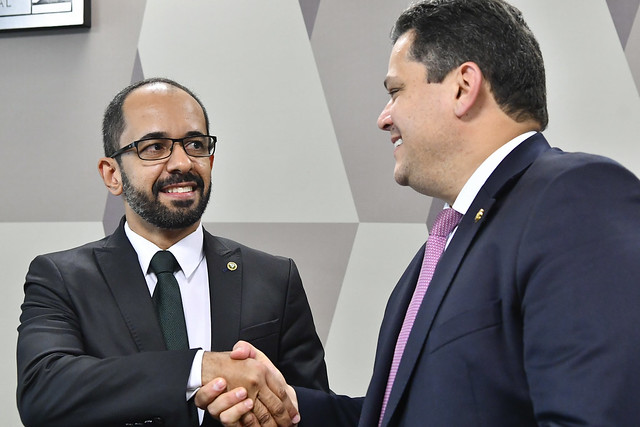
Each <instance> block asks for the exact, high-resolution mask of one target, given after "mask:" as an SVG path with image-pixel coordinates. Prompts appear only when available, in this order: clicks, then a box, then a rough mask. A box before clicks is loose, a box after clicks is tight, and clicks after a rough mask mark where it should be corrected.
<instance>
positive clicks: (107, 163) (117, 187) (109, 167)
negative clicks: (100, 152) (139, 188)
mask: <svg viewBox="0 0 640 427" xmlns="http://www.w3.org/2000/svg"><path fill="white" fill-rule="evenodd" d="M98 172H100V176H101V177H102V180H103V181H104V185H106V187H107V189H108V190H109V191H110V192H111V194H113V195H114V196H119V195H120V194H122V179H121V178H120V168H119V165H118V162H117V161H116V160H115V159H112V158H111V157H103V158H101V159H100V160H98Z"/></svg>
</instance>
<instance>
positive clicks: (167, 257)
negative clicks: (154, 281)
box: [149, 251, 180, 275]
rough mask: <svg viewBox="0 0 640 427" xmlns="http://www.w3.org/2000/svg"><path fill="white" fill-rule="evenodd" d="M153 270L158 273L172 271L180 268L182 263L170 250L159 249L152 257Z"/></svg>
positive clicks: (151, 265)
mask: <svg viewBox="0 0 640 427" xmlns="http://www.w3.org/2000/svg"><path fill="white" fill-rule="evenodd" d="M149 266H150V267H151V271H153V272H154V273H156V275H158V274H160V273H172V274H173V272H174V271H177V270H180V264H178V261H176V258H175V257H174V256H173V254H172V253H171V252H169V251H158V252H156V254H155V255H154V256H153V258H151V264H150V265H149Z"/></svg>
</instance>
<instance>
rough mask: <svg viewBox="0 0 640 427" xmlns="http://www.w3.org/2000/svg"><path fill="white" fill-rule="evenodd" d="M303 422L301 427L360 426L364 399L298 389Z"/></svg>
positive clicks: (297, 393)
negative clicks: (359, 421)
mask: <svg viewBox="0 0 640 427" xmlns="http://www.w3.org/2000/svg"><path fill="white" fill-rule="evenodd" d="M295 390H296V395H297V397H298V404H299V408H298V409H299V410H300V414H301V417H302V421H301V422H300V424H299V427H326V426H332V427H354V426H357V425H358V420H359V418H360V412H361V411H362V404H363V402H364V397H356V398H353V397H349V396H344V395H337V394H334V393H325V392H323V391H321V390H311V389H307V388H303V387H296V388H295Z"/></svg>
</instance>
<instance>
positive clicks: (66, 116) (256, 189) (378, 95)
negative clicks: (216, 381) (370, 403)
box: [0, 0, 640, 427]
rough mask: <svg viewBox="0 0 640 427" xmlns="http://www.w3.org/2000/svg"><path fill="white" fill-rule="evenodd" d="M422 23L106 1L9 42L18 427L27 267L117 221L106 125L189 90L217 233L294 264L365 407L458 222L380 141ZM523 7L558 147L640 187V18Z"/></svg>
mask: <svg viewBox="0 0 640 427" xmlns="http://www.w3.org/2000/svg"><path fill="white" fill-rule="evenodd" d="M6 3H7V2H5V4H6ZM408 3H409V0H349V1H342V0H298V1H295V0H289V1H282V0H280V1H248V0H216V1H210V0H190V1H186V2H174V1H168V0H153V1H149V2H145V1H140V0H138V1H130V0H94V1H93V2H92V11H91V12H92V27H91V28H90V29H56V30H51V29H49V30H35V31H29V32H12V33H4V32H3V33H0V58H2V60H3V65H6V66H5V67H4V68H3V70H2V78H0V94H1V96H2V102H0V158H1V159H2V161H3V167H2V168H0V180H1V181H2V182H3V184H4V186H5V188H6V189H7V190H9V191H5V195H4V198H3V201H2V202H0V241H2V243H3V246H2V248H1V249H0V252H1V253H0V259H4V261H2V263H3V265H2V269H3V272H4V273H5V274H4V276H3V277H4V278H5V285H4V286H2V287H0V340H4V341H5V343H9V344H8V345H6V346H3V347H2V350H0V384H2V385H1V386H0V414H2V422H3V425H6V426H10V427H13V426H19V425H20V422H19V421H18V415H17V411H16V406H15V381H16V376H15V337H16V326H17V323H18V314H19V306H20V303H21V301H22V285H23V283H24V276H25V273H26V270H27V268H28V265H29V262H30V261H31V259H33V257H34V256H35V255H37V254H39V253H44V252H50V251H55V250H62V249H66V248H68V247H71V246H75V245H78V244H81V243H85V242H87V241H90V240H95V239H98V238H100V237H102V236H103V235H104V233H105V231H106V232H110V230H111V229H112V228H113V227H114V226H115V224H116V223H117V221H118V220H119V217H120V215H121V214H122V200H121V199H120V198H115V197H112V196H110V195H109V193H108V192H107V191H106V189H105V188H104V185H103V183H102V180H101V179H100V177H99V175H98V173H97V171H96V164H97V160H98V158H99V157H101V155H102V147H101V131H100V125H101V117H102V114H103V111H104V108H105V107H106V105H107V103H108V102H109V101H110V100H111V98H112V97H113V95H114V94H115V93H116V92H117V91H119V90H120V89H122V88H123V87H124V86H126V85H127V84H129V83H130V82H131V81H137V80H139V79H140V78H142V77H143V75H144V76H145V77H150V76H156V75H162V76H167V77H170V78H175V79H176V80H178V81H180V82H183V83H184V84H186V85H187V86H189V87H191V88H192V89H194V90H195V91H196V93H198V94H199V95H200V97H201V98H202V101H203V102H204V104H205V105H206V107H207V108H208V110H209V113H210V117H211V121H212V129H211V131H212V133H213V134H214V135H217V136H218V138H219V141H220V142H219V144H218V148H217V151H216V160H215V163H214V168H213V175H212V180H213V195H212V199H211V203H210V206H209V208H208V209H207V211H206V212H205V216H204V225H205V227H206V228H207V229H208V230H209V231H211V232H212V233H214V234H217V235H221V236H225V237H229V238H232V239H235V240H238V241H240V242H241V243H244V244H246V245H249V246H252V247H255V248H258V249H262V250H264V251H267V252H271V253H274V254H279V255H283V256H288V257H291V258H293V259H294V260H295V261H296V263H297V265H298V267H299V269H300V274H301V276H302V279H303V282H304V285H305V289H306V291H307V295H308V297H309V301H310V303H311V307H312V310H313V313H314V317H315V321H316V324H317V329H318V334H319V335H320V337H321V339H322V341H323V342H324V343H325V347H326V354H327V364H328V368H329V380H330V383H331V385H332V387H333V388H334V390H336V391H337V392H340V393H349V394H354V395H361V394H363V393H364V391H365V389H366V386H367V384H368V381H369V376H370V374H371V367H372V362H373V354H374V351H375V342H376V339H377V333H378V325H379V323H380V319H381V318H382V314H383V310H384V306H385V304H386V301H387V298H388V295H389V293H390V292H391V289H392V288H393V286H394V285H395V283H396V282H397V280H398V278H399V277H400V275H401V274H402V271H403V270H404V268H405V266H406V264H407V263H408V262H409V260H410V259H411V257H412V256H413V255H414V253H415V252H416V250H417V249H418V248H419V246H420V245H421V244H422V243H423V242H424V240H425V237H426V226H425V223H427V224H429V223H430V222H431V220H432V219H433V217H434V215H435V213H436V212H437V211H438V210H439V209H440V207H441V204H442V202H440V201H435V200H432V199H431V198H429V197H426V196H422V195H419V194H417V193H416V192H414V191H413V190H411V189H409V188H406V187H400V186H398V185H397V184H396V183H395V181H394V179H393V168H394V159H393V149H392V147H391V144H390V141H389V135H388V133H386V132H381V131H380V130H379V129H377V126H376V119H377V117H378V114H379V113H380V111H381V110H382V108H383V107H384V105H385V104H386V102H387V100H388V95H387V93H386V91H385V90H384V87H383V85H382V81H383V80H384V77H385V74H386V72H387V63H388V59H389V52H390V51H391V42H390V40H389V37H388V35H389V30H390V29H391V26H392V25H393V22H394V20H395V18H396V17H397V15H398V14H399V13H400V12H401V11H402V10H403V9H404V8H405V7H406V6H407V5H408ZM513 3H514V4H515V5H516V6H517V7H519V8H520V9H521V10H522V11H523V13H524V17H525V19H526V20H527V21H528V22H529V24H530V26H531V28H532V29H533V31H534V33H535V34H536V37H537V38H538V40H539V41H540V44H541V47H542V51H543V55H544V57H545V63H546V67H547V78H548V98H549V110H550V124H549V128H548V130H547V131H546V132H545V135H546V136H547V137H548V138H549V140H550V142H551V143H552V144H554V145H557V146H559V147H561V148H563V149H565V150H569V151H588V152H595V153H601V154H605V155H608V156H610V157H613V158H614V159H616V160H618V161H620V162H621V163H623V164H624V165H626V166H628V167H629V168H630V169H632V170H633V171H634V172H635V173H636V174H639V173H640V152H639V150H640V144H638V143H637V140H638V135H640V128H639V126H640V96H639V95H638V94H639V93H640V92H639V91H640V10H639V5H640V0H513ZM5 63H6V64H5ZM103 226H104V231H103ZM303 416H304V415H303Z"/></svg>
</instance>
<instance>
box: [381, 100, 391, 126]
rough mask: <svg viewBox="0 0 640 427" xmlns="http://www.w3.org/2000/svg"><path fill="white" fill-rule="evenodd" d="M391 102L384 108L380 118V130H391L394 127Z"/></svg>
mask: <svg viewBox="0 0 640 427" xmlns="http://www.w3.org/2000/svg"><path fill="white" fill-rule="evenodd" d="M390 103H391V101H389V102H387V105H385V106H384V109H383V110H382V112H381V113H380V116H378V127H379V128H380V130H386V131H389V130H391V126H393V120H392V119H391V114H390V113H389V104H390Z"/></svg>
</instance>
